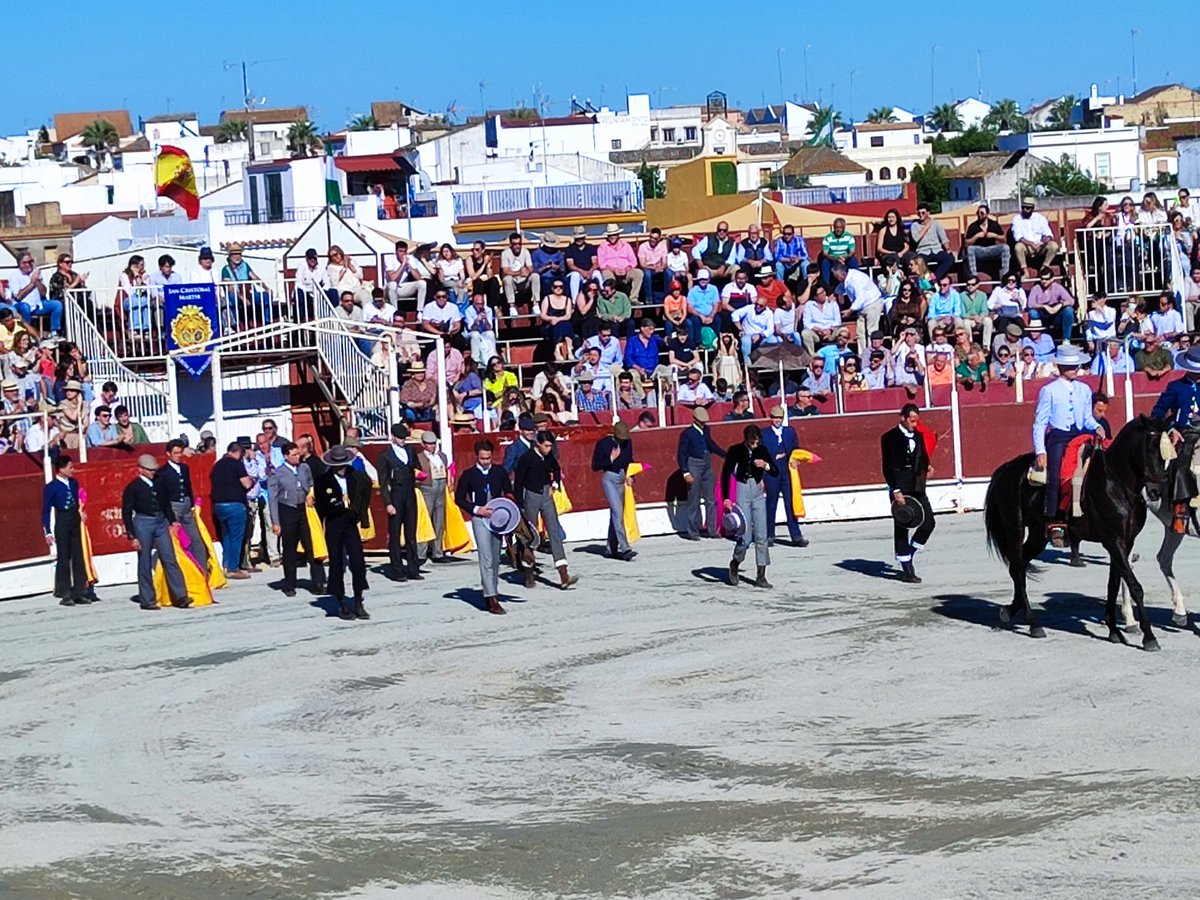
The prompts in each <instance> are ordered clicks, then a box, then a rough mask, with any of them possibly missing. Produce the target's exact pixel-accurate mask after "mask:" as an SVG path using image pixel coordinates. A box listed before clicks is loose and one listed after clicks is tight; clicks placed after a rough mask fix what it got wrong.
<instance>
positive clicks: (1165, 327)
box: [1150, 306, 1184, 336]
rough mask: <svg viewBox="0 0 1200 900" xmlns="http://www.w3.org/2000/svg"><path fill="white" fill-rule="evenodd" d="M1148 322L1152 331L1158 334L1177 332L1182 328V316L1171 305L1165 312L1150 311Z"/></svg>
mask: <svg viewBox="0 0 1200 900" xmlns="http://www.w3.org/2000/svg"><path fill="white" fill-rule="evenodd" d="M1150 324H1151V325H1152V326H1153V328H1154V333H1155V334H1157V335H1160V336H1161V335H1165V334H1179V333H1180V332H1182V331H1183V330H1184V328H1183V316H1181V315H1180V314H1179V310H1177V309H1176V308H1175V307H1173V306H1172V307H1171V308H1170V309H1168V310H1167V311H1166V312H1161V311H1159V312H1152V313H1150Z"/></svg>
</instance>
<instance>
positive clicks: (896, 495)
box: [879, 403, 935, 584]
mask: <svg viewBox="0 0 1200 900" xmlns="http://www.w3.org/2000/svg"><path fill="white" fill-rule="evenodd" d="M920 422H921V412H920V410H919V409H918V407H917V405H916V404H915V403H906V404H904V406H903V408H902V409H901V410H900V422H899V424H898V425H897V426H896V427H895V428H889V429H888V430H887V431H885V432H884V433H883V437H881V438H880V439H879V449H880V455H881V456H882V459H883V480H884V481H885V482H887V486H888V492H889V495H890V498H891V501H892V510H893V512H892V517H893V519H894V522H893V538H894V541H893V543H894V545H895V550H896V562H898V563H900V568H901V575H900V580H901V581H904V582H907V583H909V584H919V583H920V581H921V579H920V578H919V577H918V576H917V572H916V569H915V568H914V567H913V557H914V556H915V555H916V553H917V551H918V550H920V549H922V548H923V547H924V546H925V544H926V543H927V542H928V541H929V536H930V535H931V534H933V529H934V525H935V522H934V518H933V507H932V506H931V505H930V503H929V498H928V497H927V496H925V480H926V478H928V477H929V449H928V448H927V447H926V445H925V435H924V434H923V433H922V432H921V429H920V427H919V425H920ZM906 506H916V507H919V509H920V513H917V511H916V510H915V509H903V507H906ZM897 507H901V509H897ZM918 520H919V524H918V525H917V526H916V531H914V532H913V534H912V537H911V538H910V537H909V533H908V529H909V524H910V523H915V522H918Z"/></svg>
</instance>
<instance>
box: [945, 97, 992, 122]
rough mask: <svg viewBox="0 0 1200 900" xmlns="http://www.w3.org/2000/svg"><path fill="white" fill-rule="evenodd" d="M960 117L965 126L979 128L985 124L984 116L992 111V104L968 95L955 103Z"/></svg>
mask: <svg viewBox="0 0 1200 900" xmlns="http://www.w3.org/2000/svg"><path fill="white" fill-rule="evenodd" d="M954 109H955V110H956V111H957V112H958V117H959V118H960V119H962V124H963V128H971V127H972V126H974V127H975V128H979V127H981V126H982V125H983V120H984V117H985V116H987V114H988V113H990V112H991V111H992V108H991V106H989V105H988V104H986V103H984V102H983V101H982V100H977V99H976V98H974V97H967V98H966V99H965V100H959V101H958V102H957V103H955V104H954Z"/></svg>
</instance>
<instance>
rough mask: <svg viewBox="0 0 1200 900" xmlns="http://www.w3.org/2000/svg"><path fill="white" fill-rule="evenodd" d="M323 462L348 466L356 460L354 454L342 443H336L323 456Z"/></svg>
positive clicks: (328, 464) (329, 464)
mask: <svg viewBox="0 0 1200 900" xmlns="http://www.w3.org/2000/svg"><path fill="white" fill-rule="evenodd" d="M321 462H323V463H325V465H327V466H348V465H350V463H352V462H354V454H353V453H351V452H350V451H349V450H347V449H346V448H345V447H343V446H342V445H341V444H334V445H333V446H332V447H330V448H329V449H328V450H326V451H325V453H324V454H323V455H322V456H321Z"/></svg>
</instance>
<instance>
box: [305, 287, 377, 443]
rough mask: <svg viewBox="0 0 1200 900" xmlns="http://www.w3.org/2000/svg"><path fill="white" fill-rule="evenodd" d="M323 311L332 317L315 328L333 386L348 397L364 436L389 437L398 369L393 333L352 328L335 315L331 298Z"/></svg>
mask: <svg viewBox="0 0 1200 900" xmlns="http://www.w3.org/2000/svg"><path fill="white" fill-rule="evenodd" d="M321 312H322V315H323V316H327V317H329V318H328V319H324V318H323V319H322V320H321V321H322V324H323V325H325V326H327V327H323V328H321V329H320V330H318V331H317V332H316V335H315V336H316V349H317V355H318V356H319V357H320V358H321V361H322V362H323V363H324V364H325V368H326V369H328V371H329V378H330V381H331V382H332V386H334V387H336V389H337V391H338V392H339V393H340V394H341V395H342V397H343V398H345V400H346V403H347V404H348V405H349V407H350V409H351V411H352V413H353V416H354V424H355V425H357V426H358V427H359V428H361V429H362V431H363V435H364V436H365V437H380V438H387V437H388V423H389V422H390V421H391V395H392V390H393V387H394V385H393V379H392V375H393V373H394V372H395V370H396V368H395V367H396V362H395V360H394V359H393V358H392V353H391V338H390V336H382V337H381V336H380V335H378V334H371V333H370V332H369V331H367V330H363V331H352V330H351V328H350V326H349V325H347V324H346V322H345V321H344V320H342V319H338V318H336V317H334V316H333V308H332V305H331V304H329V303H328V302H327V303H326V304H325V306H324V308H322V310H321Z"/></svg>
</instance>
